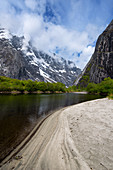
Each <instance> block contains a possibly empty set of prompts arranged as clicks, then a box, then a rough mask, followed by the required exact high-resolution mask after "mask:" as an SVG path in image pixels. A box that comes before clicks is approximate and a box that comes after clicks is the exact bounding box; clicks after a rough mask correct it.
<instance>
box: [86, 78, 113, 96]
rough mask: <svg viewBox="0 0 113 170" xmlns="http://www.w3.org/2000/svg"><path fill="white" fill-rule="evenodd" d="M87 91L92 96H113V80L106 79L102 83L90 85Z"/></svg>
mask: <svg viewBox="0 0 113 170" xmlns="http://www.w3.org/2000/svg"><path fill="white" fill-rule="evenodd" d="M86 91H87V92H88V93H91V94H100V95H104V96H109V95H112V94H113V79H111V78H110V77H108V78H105V79H104V80H103V81H102V82H101V83H98V84H95V83H89V84H88V86H87V88H86Z"/></svg>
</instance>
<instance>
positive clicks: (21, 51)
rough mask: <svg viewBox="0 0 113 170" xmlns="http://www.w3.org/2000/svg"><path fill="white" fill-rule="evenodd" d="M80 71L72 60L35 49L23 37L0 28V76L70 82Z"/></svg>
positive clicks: (66, 83) (67, 83)
mask: <svg viewBox="0 0 113 170" xmlns="http://www.w3.org/2000/svg"><path fill="white" fill-rule="evenodd" d="M80 73H81V70H80V69H79V68H77V67H76V66H75V64H74V63H73V62H72V61H67V60H65V59H63V58H61V57H58V56H56V55H55V54H46V53H45V52H43V51H38V50H37V49H36V48H34V47H33V46H32V44H31V42H26V40H25V39H24V37H17V36H13V35H12V34H10V33H9V32H8V31H7V30H5V29H0V75H2V76H7V77H11V78H17V79H31V80H37V81H45V82H62V83H64V84H65V85H67V86H69V85H72V84H73V82H74V80H75V78H76V77H77V76H78V75H79V74H80Z"/></svg>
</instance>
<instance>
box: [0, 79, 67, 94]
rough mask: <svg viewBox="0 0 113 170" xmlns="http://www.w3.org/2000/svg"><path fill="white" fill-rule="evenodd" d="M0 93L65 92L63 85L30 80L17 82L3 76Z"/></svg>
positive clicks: (0, 80) (0, 81)
mask: <svg viewBox="0 0 113 170" xmlns="http://www.w3.org/2000/svg"><path fill="white" fill-rule="evenodd" d="M0 91H1V92H12V91H19V92H21V93H23V92H25V91H27V92H29V93H32V92H37V91H41V92H52V93H54V92H66V87H65V85H64V84H63V83H60V82H57V83H49V82H47V83H45V82H37V81H32V80H18V79H12V78H8V77H4V76H0Z"/></svg>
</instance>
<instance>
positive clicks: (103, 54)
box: [75, 20, 113, 87]
mask: <svg viewBox="0 0 113 170" xmlns="http://www.w3.org/2000/svg"><path fill="white" fill-rule="evenodd" d="M106 77H111V78H113V20H112V21H111V23H110V24H109V25H108V27H107V28H106V29H105V31H104V32H103V33H102V34H101V35H100V36H99V38H98V40H97V43H96V47H95V52H94V54H93V55H92V57H91V59H90V61H89V62H88V64H87V65H86V67H85V68H84V70H83V72H82V73H81V75H80V76H79V77H78V78H77V80H76V82H75V84H76V85H78V86H79V85H80V86H81V87H86V86H87V84H88V83H89V82H94V83H100V82H101V81H102V80H104V78H106Z"/></svg>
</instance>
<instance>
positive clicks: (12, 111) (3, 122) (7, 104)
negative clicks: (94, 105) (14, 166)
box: [0, 93, 98, 160]
mask: <svg viewBox="0 0 113 170" xmlns="http://www.w3.org/2000/svg"><path fill="white" fill-rule="evenodd" d="M95 98H98V96H94V95H86V94H74V93H72V94H49V95H44V94H43V95H35V94H34V95H17V96H13V95H0V160H2V158H3V157H4V156H5V155H6V154H7V153H8V152H10V151H11V150H12V149H13V148H14V147H16V145H18V144H19V143H20V141H22V140H23V139H24V138H25V136H26V135H27V134H28V133H29V132H30V131H31V129H32V128H33V127H34V126H35V125H36V123H37V121H38V120H39V118H40V117H44V116H46V115H47V114H48V113H49V112H50V111H53V110H57V109H59V108H61V107H64V106H69V105H72V104H76V103H80V102H82V101H87V100H91V99H95Z"/></svg>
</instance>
